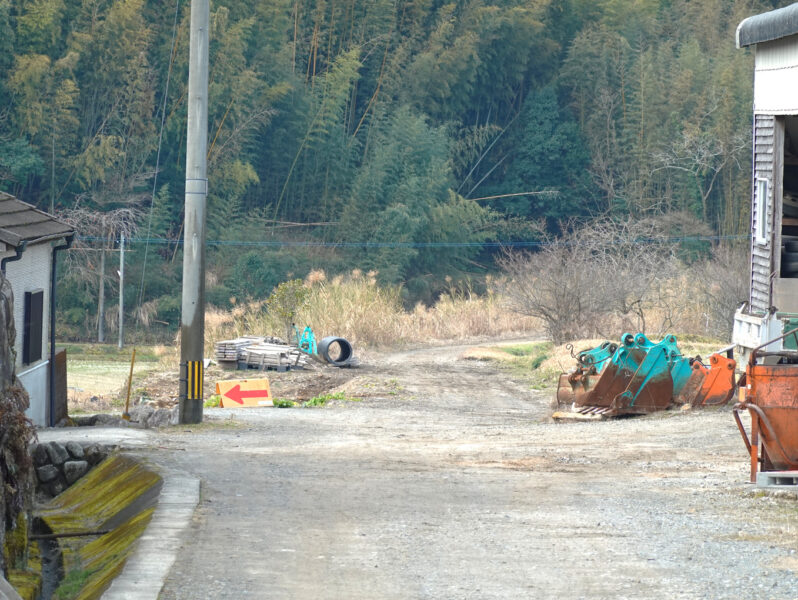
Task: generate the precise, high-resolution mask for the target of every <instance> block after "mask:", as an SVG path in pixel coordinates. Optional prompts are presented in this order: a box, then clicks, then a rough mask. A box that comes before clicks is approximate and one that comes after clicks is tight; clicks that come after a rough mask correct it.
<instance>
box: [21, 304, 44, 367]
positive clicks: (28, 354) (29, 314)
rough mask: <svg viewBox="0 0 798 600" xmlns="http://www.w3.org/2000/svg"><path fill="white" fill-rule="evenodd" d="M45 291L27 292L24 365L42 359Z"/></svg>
mask: <svg viewBox="0 0 798 600" xmlns="http://www.w3.org/2000/svg"><path fill="white" fill-rule="evenodd" d="M43 308H44V291H42V290H37V291H35V292H25V322H24V332H23V338H22V364H23V365H29V364H31V363H35V362H36V361H37V360H41V358H42V317H43V314H42V313H43Z"/></svg>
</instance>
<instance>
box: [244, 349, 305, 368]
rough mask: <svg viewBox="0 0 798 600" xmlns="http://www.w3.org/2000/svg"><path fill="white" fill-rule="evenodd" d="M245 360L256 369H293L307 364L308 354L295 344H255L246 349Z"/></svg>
mask: <svg viewBox="0 0 798 600" xmlns="http://www.w3.org/2000/svg"><path fill="white" fill-rule="evenodd" d="M244 362H245V363H246V364H247V367H250V368H255V369H286V368H287V369H293V368H302V367H305V366H306V365H307V355H306V354H304V353H302V352H300V351H299V349H297V348H296V347H293V346H285V345H280V344H268V343H263V344H253V345H251V346H248V347H247V348H245V349H244Z"/></svg>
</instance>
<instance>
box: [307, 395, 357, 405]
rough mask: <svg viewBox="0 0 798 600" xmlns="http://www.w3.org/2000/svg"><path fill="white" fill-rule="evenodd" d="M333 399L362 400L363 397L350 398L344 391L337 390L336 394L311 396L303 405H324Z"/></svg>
mask: <svg viewBox="0 0 798 600" xmlns="http://www.w3.org/2000/svg"><path fill="white" fill-rule="evenodd" d="M331 400H342V401H344V402H360V401H361V400H362V398H348V397H347V396H346V394H345V393H344V392H335V393H334V394H322V395H321V396H316V397H315V398H311V399H310V400H308V401H307V402H305V404H304V405H303V406H311V407H312V406H324V405H325V404H327V402H329V401H331Z"/></svg>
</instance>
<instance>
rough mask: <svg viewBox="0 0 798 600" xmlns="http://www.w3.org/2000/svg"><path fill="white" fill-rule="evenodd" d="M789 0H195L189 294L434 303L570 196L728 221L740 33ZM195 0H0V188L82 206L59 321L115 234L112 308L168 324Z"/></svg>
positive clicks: (746, 120) (61, 209)
mask: <svg viewBox="0 0 798 600" xmlns="http://www.w3.org/2000/svg"><path fill="white" fill-rule="evenodd" d="M788 4H790V2H785V1H781V2H779V1H772V2H766V1H764V0H457V1H456V2H446V1H444V0H218V1H215V2H212V4H211V40H212V41H211V48H210V89H209V100H210V107H209V153H208V159H209V165H208V173H209V198H208V238H209V240H210V242H211V243H210V246H209V250H208V252H209V254H208V268H209V271H210V272H209V275H208V300H209V301H210V302H213V303H215V304H217V305H220V306H229V303H230V302H231V299H236V300H238V301H241V300H244V299H246V298H253V297H255V298H257V297H264V296H266V295H268V294H269V292H270V291H271V290H272V288H273V287H274V286H275V285H276V284H277V283H278V282H280V281H282V280H284V279H285V278H286V277H289V276H297V277H302V276H304V275H305V274H306V273H307V272H308V271H309V270H310V269H311V268H324V269H326V270H327V271H329V272H332V273H335V272H339V271H344V270H350V269H352V268H360V269H363V270H375V271H377V272H378V280H379V281H380V282H382V283H389V284H396V283H402V284H403V285H404V289H405V293H406V295H407V299H408V300H409V301H413V300H430V299H432V298H433V297H434V295H435V293H436V292H437V291H438V290H439V289H440V288H441V287H442V286H443V285H445V283H444V281H445V279H446V278H448V277H451V278H453V279H455V280H457V279H458V278H461V277H465V276H473V277H475V278H479V277H481V276H484V275H485V274H486V273H489V272H491V270H493V269H494V264H493V254H494V252H496V248H497V247H498V246H499V245H500V244H501V245H508V244H512V243H513V242H515V243H516V244H518V245H523V244H524V243H529V242H534V241H535V240H537V239H540V238H539V236H540V235H541V232H540V229H539V228H540V226H541V224H542V226H544V227H546V228H548V229H549V231H550V232H551V231H552V230H556V228H557V227H558V226H559V223H560V222H561V221H562V220H563V219H567V218H571V217H585V216H588V215H597V214H602V215H615V214H617V215H626V214H632V215H640V216H643V215H645V216H652V215H657V214H661V213H663V214H664V213H667V212H672V211H682V212H686V213H688V214H689V215H691V216H692V217H694V220H695V222H697V223H703V224H705V225H706V226H707V227H708V228H709V229H708V230H707V231H712V232H713V233H714V234H715V235H719V236H729V235H730V236H734V235H740V234H741V235H747V232H748V222H749V213H748V202H749V193H750V192H749V190H750V130H751V114H750V113H751V92H752V90H751V87H752V85H751V79H752V56H751V53H750V51H743V50H736V49H735V47H734V31H735V28H736V26H737V25H738V23H739V22H740V21H741V20H742V19H744V18H745V17H747V16H749V15H751V14H755V13H758V12H763V11H765V10H769V9H772V8H778V7H780V6H785V5H788ZM189 8H190V6H189V2H188V0H178V2H176V3H175V2H171V1H166V2H153V1H152V0H80V1H79V0H13V1H12V0H0V44H1V45H2V49H1V50H2V51H0V62H2V68H1V69H0V76H1V79H0V96H2V99H3V102H2V106H3V110H2V119H0V180H2V182H1V183H0V188H2V189H3V190H4V191H7V192H9V193H12V194H14V195H16V196H17V197H19V198H21V199H23V200H25V201H28V202H31V203H34V204H36V205H37V206H39V207H41V208H43V209H45V210H53V211H54V212H56V213H58V214H60V215H62V216H63V217H64V218H67V219H71V220H72V221H73V222H75V223H76V224H78V227H79V231H80V234H81V239H80V241H79V242H78V246H79V247H80V248H82V250H81V251H80V252H75V253H71V254H72V256H71V259H70V261H69V263H68V264H67V265H66V266H67V268H68V272H67V273H65V275H66V277H67V278H68V279H67V285H63V286H62V289H63V292H62V300H61V301H60V302H61V307H62V308H65V309H67V310H66V312H65V313H64V315H62V317H63V319H64V320H65V321H64V322H66V323H71V324H72V325H74V326H76V327H77V326H80V327H83V326H88V324H89V321H90V320H91V319H94V318H96V313H97V309H96V302H97V297H98V295H99V282H100V278H99V275H98V273H99V271H100V265H101V264H104V263H105V262H106V261H103V256H104V255H105V254H107V253H106V252H103V248H105V249H108V250H110V249H112V248H113V247H114V245H115V244H116V243H117V241H118V238H119V236H120V234H121V233H125V234H126V235H127V237H128V238H132V242H131V245H130V247H129V250H130V252H129V253H128V255H127V259H128V266H127V269H128V271H127V272H128V273H129V274H130V276H129V278H128V285H126V287H125V290H124V292H125V297H126V305H127V306H130V307H131V315H130V318H131V319H133V318H134V316H136V317H138V318H139V319H143V320H145V321H146V320H148V319H149V320H152V319H157V320H160V321H164V322H173V323H174V322H176V315H177V314H178V312H179V306H180V303H179V287H180V269H181V266H182V264H181V261H180V249H179V245H178V243H177V242H178V241H179V239H180V237H181V220H182V206H183V182H184V179H185V171H184V167H185V164H184V159H185V137H186V133H185V120H186V83H187V63H188V20H189ZM682 221H684V219H683V220H682ZM688 233H689V232H688ZM116 259H117V257H116V255H113V257H111V256H110V255H109V256H108V257H107V262H108V266H106V268H107V270H108V271H109V272H110V271H115V267H114V268H113V269H112V268H111V267H110V262H111V261H113V260H116ZM106 285H107V292H106V293H107V294H108V296H109V297H110V298H112V299H113V298H116V297H117V294H118V289H117V286H118V281H117V279H116V278H115V277H110V276H109V277H108V278H107V280H106ZM111 302H112V303H113V302H115V300H111ZM134 313H135V315H134Z"/></svg>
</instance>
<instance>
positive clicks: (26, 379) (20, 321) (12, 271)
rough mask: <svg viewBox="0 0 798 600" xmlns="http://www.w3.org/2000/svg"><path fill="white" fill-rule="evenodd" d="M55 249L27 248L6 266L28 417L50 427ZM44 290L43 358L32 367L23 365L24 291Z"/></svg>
mask: <svg viewBox="0 0 798 600" xmlns="http://www.w3.org/2000/svg"><path fill="white" fill-rule="evenodd" d="M52 255H53V252H52V246H51V244H50V243H49V242H45V243H43V244H35V245H31V246H28V247H27V248H25V251H24V252H23V253H22V258H20V259H19V260H17V261H13V262H9V263H6V278H7V279H8V281H9V283H10V284H11V289H12V290H13V291H14V326H15V327H16V330H17V337H16V340H15V341H14V350H15V351H16V353H17V363H16V371H17V377H18V378H19V380H20V382H21V383H22V385H24V386H25V389H26V390H27V392H28V394H29V395H30V408H29V409H28V411H27V413H26V414H27V416H28V417H29V418H30V419H31V420H32V421H33V422H34V423H35V424H36V425H38V426H46V425H47V408H48V398H49V395H48V390H49V369H48V363H49V357H50V346H49V344H48V340H49V330H50V269H51V267H52V265H51V260H52ZM7 256H14V252H4V253H0V259H2V258H5V257H7ZM37 290H43V291H44V300H43V302H44V308H43V311H42V321H43V322H42V358H41V360H39V361H36V362H34V363H31V364H29V365H23V364H22V341H23V334H24V319H25V292H35V291H37Z"/></svg>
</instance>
